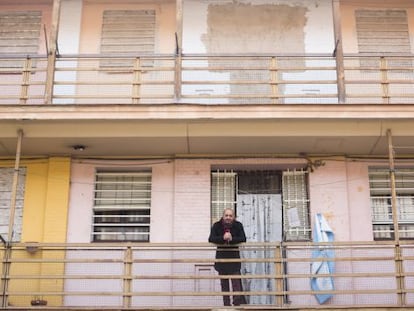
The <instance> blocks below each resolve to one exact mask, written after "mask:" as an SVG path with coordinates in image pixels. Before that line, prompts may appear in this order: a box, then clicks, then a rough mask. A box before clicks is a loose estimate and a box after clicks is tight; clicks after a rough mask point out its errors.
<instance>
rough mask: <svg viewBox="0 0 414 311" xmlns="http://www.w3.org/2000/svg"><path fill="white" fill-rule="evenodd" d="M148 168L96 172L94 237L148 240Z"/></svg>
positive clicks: (149, 183) (149, 184)
mask: <svg viewBox="0 0 414 311" xmlns="http://www.w3.org/2000/svg"><path fill="white" fill-rule="evenodd" d="M150 208H151V172H105V171H101V172H97V173H96V178H95V199H94V208H93V233H92V235H93V237H92V240H93V241H96V242H98V241H138V242H149V238H150Z"/></svg>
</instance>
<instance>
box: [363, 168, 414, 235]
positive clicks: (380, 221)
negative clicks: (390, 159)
mask: <svg viewBox="0 0 414 311" xmlns="http://www.w3.org/2000/svg"><path fill="white" fill-rule="evenodd" d="M369 186H370V196H371V209H372V225H373V232H374V239H376V240H382V239H393V238H394V225H393V219H392V198H391V179H390V173H389V170H388V169H383V168H369ZM395 187H396V194H397V197H396V199H397V200H396V201H397V213H398V226H399V233H400V238H402V239H404V238H405V239H409V238H414V169H408V168H399V169H396V170H395Z"/></svg>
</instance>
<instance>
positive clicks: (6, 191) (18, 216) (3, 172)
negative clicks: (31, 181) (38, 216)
mask: <svg viewBox="0 0 414 311" xmlns="http://www.w3.org/2000/svg"><path fill="white" fill-rule="evenodd" d="M13 175H14V169H13V168H0V234H1V236H2V237H3V238H4V239H5V240H7V241H9V240H10V239H9V237H8V236H7V235H8V231H9V218H10V200H11V195H12V184H13ZM25 180H26V169H25V168H20V169H19V178H18V184H17V192H16V210H15V218H14V228H13V238H12V239H11V240H12V241H13V242H18V241H20V237H21V233H22V218H23V204H24V190H25Z"/></svg>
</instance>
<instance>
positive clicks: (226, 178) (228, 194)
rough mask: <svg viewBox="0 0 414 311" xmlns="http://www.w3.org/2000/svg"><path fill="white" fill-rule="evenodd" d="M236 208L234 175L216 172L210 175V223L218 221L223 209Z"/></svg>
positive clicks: (233, 173) (228, 172) (226, 172)
mask: <svg viewBox="0 0 414 311" xmlns="http://www.w3.org/2000/svg"><path fill="white" fill-rule="evenodd" d="M235 206H236V173H235V172H233V171H217V172H212V174H211V222H212V223H214V222H216V221H218V220H219V219H220V218H221V216H222V214H223V210H224V209H225V208H233V209H234V207H235Z"/></svg>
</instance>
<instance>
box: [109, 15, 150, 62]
mask: <svg viewBox="0 0 414 311" xmlns="http://www.w3.org/2000/svg"><path fill="white" fill-rule="evenodd" d="M154 50H155V11H154V10H107V11H104V13H103V21H102V34H101V53H102V54H114V55H122V54H127V55H137V56H138V55H151V54H153V53H154ZM151 64H152V61H151V60H146V61H142V62H141V66H150V65H151ZM101 66H107V67H108V66H109V67H131V66H132V61H130V60H125V59H124V60H123V59H115V58H114V59H109V60H104V61H102V62H101Z"/></svg>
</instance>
